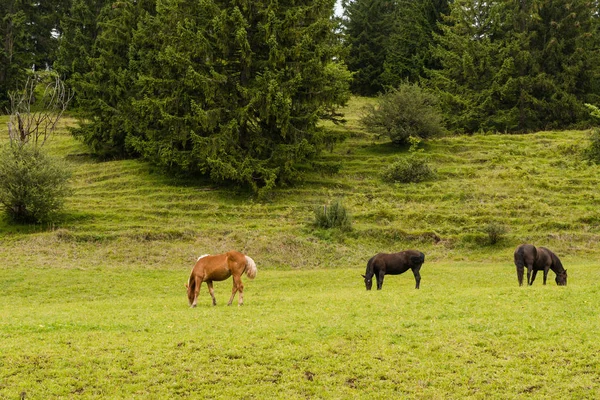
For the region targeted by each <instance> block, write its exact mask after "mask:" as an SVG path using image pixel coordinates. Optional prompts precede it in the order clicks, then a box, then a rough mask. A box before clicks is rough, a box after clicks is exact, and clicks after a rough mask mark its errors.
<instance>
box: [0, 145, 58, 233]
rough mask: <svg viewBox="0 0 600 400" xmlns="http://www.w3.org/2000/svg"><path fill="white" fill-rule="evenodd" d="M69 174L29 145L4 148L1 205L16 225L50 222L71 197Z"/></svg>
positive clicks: (0, 167) (0, 168)
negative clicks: (68, 196) (66, 199)
mask: <svg viewBox="0 0 600 400" xmlns="http://www.w3.org/2000/svg"><path fill="white" fill-rule="evenodd" d="M69 177H70V173H69V172H68V171H67V170H66V169H65V167H64V166H62V165H61V164H60V163H59V162H58V161H57V160H54V159H52V158H51V157H49V156H47V155H46V154H45V153H44V152H42V151H41V150H40V149H39V148H38V147H36V146H33V145H32V144H13V145H10V146H5V147H4V148H3V149H2V152H1V158H0V205H2V207H3V208H4V211H5V212H6V214H7V215H8V217H9V219H10V220H12V221H14V222H18V223H42V222H50V221H52V220H53V218H54V217H55V216H56V214H57V212H58V211H60V210H61V208H62V207H63V204H64V200H65V197H66V196H67V195H68V194H69V193H70V189H69V187H68V185H67V183H68V180H69Z"/></svg>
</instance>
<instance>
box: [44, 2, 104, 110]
mask: <svg viewBox="0 0 600 400" xmlns="http://www.w3.org/2000/svg"><path fill="white" fill-rule="evenodd" d="M108 3H109V0H72V1H71V5H70V9H69V12H68V13H66V14H65V15H64V16H63V18H62V19H61V24H60V25H61V31H62V33H61V35H60V38H59V49H58V54H57V60H56V62H55V63H54V69H55V70H56V71H57V72H58V73H59V74H60V76H61V77H62V79H63V80H64V82H65V83H66V84H67V85H69V86H72V87H74V88H75V89H76V92H78V91H79V89H80V88H78V87H77V82H78V81H80V80H81V79H82V77H83V75H85V74H86V73H89V72H90V71H91V66H90V63H89V59H90V58H91V57H92V55H93V53H92V50H93V46H94V43H95V41H96V39H97V37H98V33H99V28H98V18H99V16H100V12H101V10H102V8H103V7H104V6H105V5H106V4H108ZM76 99H77V98H75V100H76ZM75 103H76V101H75ZM75 105H77V104H75Z"/></svg>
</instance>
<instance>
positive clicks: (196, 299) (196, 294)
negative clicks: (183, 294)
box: [192, 276, 202, 307]
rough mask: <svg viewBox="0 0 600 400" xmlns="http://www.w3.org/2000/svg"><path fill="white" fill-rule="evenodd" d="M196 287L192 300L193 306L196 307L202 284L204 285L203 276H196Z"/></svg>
mask: <svg viewBox="0 0 600 400" xmlns="http://www.w3.org/2000/svg"><path fill="white" fill-rule="evenodd" d="M195 279H196V287H195V288H194V301H193V302H192V307H196V305H197V304H198V293H200V286H201V285H202V278H200V277H198V276H196V278H195Z"/></svg>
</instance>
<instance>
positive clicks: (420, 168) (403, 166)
mask: <svg viewBox="0 0 600 400" xmlns="http://www.w3.org/2000/svg"><path fill="white" fill-rule="evenodd" d="M434 177H435V171H434V170H433V169H432V168H431V167H429V165H428V164H427V159H426V158H423V157H421V156H419V155H418V154H411V155H410V156H409V157H407V158H401V159H398V160H396V161H394V162H393V163H392V164H390V165H388V166H387V168H385V170H384V171H383V173H382V174H381V179H383V180H384V181H385V182H390V183H396V182H400V183H418V182H423V181H426V180H429V179H433V178H434Z"/></svg>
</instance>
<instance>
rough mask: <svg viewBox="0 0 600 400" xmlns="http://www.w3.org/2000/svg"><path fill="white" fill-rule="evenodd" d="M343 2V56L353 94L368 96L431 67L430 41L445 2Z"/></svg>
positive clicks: (443, 10) (418, 75)
mask: <svg viewBox="0 0 600 400" xmlns="http://www.w3.org/2000/svg"><path fill="white" fill-rule="evenodd" d="M343 3H344V19H343V25H344V39H345V41H346V43H347V46H348V52H347V53H348V54H347V55H346V57H345V60H346V62H347V64H348V68H349V69H350V71H352V72H353V73H354V75H353V81H352V86H351V88H352V91H353V93H356V94H360V95H365V96H372V95H375V94H378V93H381V92H383V91H384V90H386V88H389V87H396V86H398V85H400V84H401V83H402V82H404V81H406V80H409V81H411V82H418V81H419V79H420V78H421V76H422V75H423V70H424V69H425V68H431V67H433V65H434V63H435V61H434V60H433V59H432V57H431V51H430V44H431V43H432V42H433V32H435V31H437V22H438V21H440V19H441V15H442V13H445V12H446V10H447V9H448V2H447V0H433V1H430V0H417V1H403V0H392V1H390V0H354V1H345V2H343Z"/></svg>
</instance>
